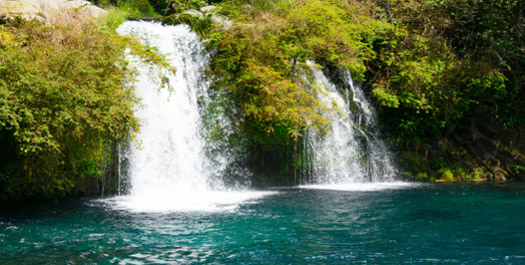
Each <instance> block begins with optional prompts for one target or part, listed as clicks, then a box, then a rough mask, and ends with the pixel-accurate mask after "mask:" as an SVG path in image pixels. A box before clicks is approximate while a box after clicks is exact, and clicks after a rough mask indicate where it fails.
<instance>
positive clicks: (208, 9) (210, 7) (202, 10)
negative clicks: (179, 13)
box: [201, 5, 217, 13]
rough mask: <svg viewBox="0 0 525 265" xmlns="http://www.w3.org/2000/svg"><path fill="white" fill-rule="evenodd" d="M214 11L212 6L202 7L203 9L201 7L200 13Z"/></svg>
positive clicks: (214, 7)
mask: <svg viewBox="0 0 525 265" xmlns="http://www.w3.org/2000/svg"><path fill="white" fill-rule="evenodd" d="M215 9H217V7H216V6H214V5H209V6H203V7H201V12H202V13H211V12H213V11H214V10H215Z"/></svg>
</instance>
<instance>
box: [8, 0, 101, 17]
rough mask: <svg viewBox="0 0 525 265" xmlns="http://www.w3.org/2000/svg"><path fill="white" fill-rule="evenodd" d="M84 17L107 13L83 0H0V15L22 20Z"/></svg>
mask: <svg viewBox="0 0 525 265" xmlns="http://www.w3.org/2000/svg"><path fill="white" fill-rule="evenodd" d="M72 13H73V15H75V16H76V17H77V18H80V19H86V18H92V17H99V16H101V15H104V14H106V13H107V11H105V10H104V9H102V8H99V7H97V6H94V5H93V4H91V3H90V2H88V1H85V0H71V1H68V0H0V17H2V18H7V19H13V18H15V17H20V18H22V19H24V20H33V19H36V20H38V21H41V22H45V23H55V22H67V19H66V18H67V17H69V16H70V15H71V14H72Z"/></svg>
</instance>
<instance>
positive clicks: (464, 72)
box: [206, 0, 525, 178]
mask: <svg viewBox="0 0 525 265" xmlns="http://www.w3.org/2000/svg"><path fill="white" fill-rule="evenodd" d="M522 5H523V4H522V3H521V2H519V1H509V2H505V3H502V2H500V1H488V2H487V1H475V0H473V1H456V0H449V1H433V0H428V1H415V0H406V1H397V0H396V1H394V0H376V1H321V0H294V1H280V0H275V1H257V0H252V1H227V2H223V3H222V5H221V7H222V9H221V10H222V14H224V15H227V16H228V17H229V18H230V19H232V20H234V22H235V25H234V26H233V27H231V28H228V29H226V30H224V29H219V30H217V29H215V31H213V28H212V32H215V33H214V34H212V35H211V36H206V37H207V38H211V39H212V41H211V45H212V46H213V47H214V48H215V49H216V54H215V60H214V62H215V68H214V69H215V72H214V74H216V75H217V76H219V81H220V82H222V83H223V87H227V88H228V89H230V90H232V91H233V92H234V95H236V97H237V100H238V102H239V105H240V106H241V108H242V109H243V111H244V113H245V114H246V116H247V120H246V128H245V129H246V130H245V131H246V132H247V133H248V135H249V136H250V137H251V138H252V139H253V140H254V141H255V142H257V143H258V145H259V146H258V147H257V148H256V149H257V150H264V147H265V146H268V147H271V152H270V153H274V154H275V153H287V152H283V151H282V150H281V149H283V148H284V149H285V148H288V147H287V146H288V145H289V142H288V141H287V140H285V138H283V134H282V133H273V132H277V131H279V132H280V131H281V130H284V131H288V134H289V135H292V138H294V137H295V138H294V139H298V137H301V136H302V134H303V132H304V131H305V130H307V129H308V128H312V129H315V130H318V131H319V132H321V133H323V132H325V131H328V130H329V128H327V124H328V121H326V120H324V119H323V117H322V116H319V114H320V113H322V112H323V111H326V108H325V107H324V106H322V105H320V104H319V102H316V100H315V98H314V97H313V95H314V93H315V92H314V90H312V89H309V88H308V87H306V86H304V85H302V83H301V80H300V79H301V78H300V76H301V75H302V74H304V73H306V72H307V71H305V70H304V62H305V61H306V60H308V59H313V60H315V61H316V62H317V63H319V64H321V65H323V66H326V67H328V68H336V69H337V68H339V69H343V68H347V69H350V71H351V72H352V76H353V77H354V79H357V80H361V81H363V82H364V83H365V84H366V86H368V87H370V88H371V93H370V96H371V97H372V98H373V99H374V100H375V102H376V103H377V105H378V106H379V107H380V113H381V114H383V115H382V117H383V124H384V127H385V128H388V130H389V131H390V132H391V137H392V139H393V140H394V143H395V144H396V145H397V148H398V149H401V150H402V149H408V150H410V149H414V148H415V149H416V150H417V149H419V146H421V145H433V144H434V141H435V139H436V138H439V137H443V136H446V135H450V134H451V133H452V132H454V131H455V130H456V128H457V126H458V125H459V124H460V123H462V122H464V121H465V120H468V119H469V118H470V117H472V116H473V115H474V114H475V113H476V112H479V108H480V107H481V109H482V111H483V112H485V113H487V114H488V115H489V116H492V117H494V118H497V119H498V120H499V121H500V122H501V123H503V124H504V125H505V126H506V127H507V128H516V127H523V125H524V124H523V115H520V112H519V109H520V106H523V103H525V102H524V99H525V96H524V91H523V76H524V75H523V69H522V66H523V65H524V61H523V59H524V58H525V57H524V54H523V52H524V46H523V43H525V42H524V41H523V32H525V30H524V28H523V27H524V25H525V23H524V21H523V16H522V15H521V13H520V10H523V6H522ZM509 21H512V22H509ZM509 23H512V25H510V24H509ZM467 29H468V30H467ZM284 81H286V82H284ZM288 84H290V85H291V86H294V89H293V90H292V89H290V86H289V85H288ZM291 91H294V92H293V93H290V92H291ZM294 98H295V99H296V100H290V99H294ZM298 98H301V100H297V99H298ZM476 108H477V109H476ZM277 128H282V129H279V130H278V129H277ZM262 132H266V133H267V134H263V133H262ZM276 146H281V147H280V148H277V147H276ZM408 153H410V152H408ZM415 155H416V156H419V154H415ZM263 156H264V155H263ZM266 156H268V154H266ZM425 159H427V158H425ZM280 160H281V161H288V160H289V159H288V160H287V159H282V158H281V159H280ZM293 160H294V161H296V160H295V159H293ZM298 162H300V161H298ZM425 163H426V164H428V161H427V162H425ZM425 163H421V165H422V164H425ZM448 163H451V161H448V160H447V161H446V162H445V166H446V165H447V164H448ZM412 166H414V165H412ZM416 167H417V166H416ZM439 169H440V168H436V169H431V168H429V170H428V171H430V170H432V171H434V172H437V171H438V170H439ZM445 169H446V168H445V167H443V170H445ZM419 170H422V168H419ZM477 170H478V169H472V170H469V171H472V172H471V173H469V174H477V173H476V172H477ZM425 171H427V170H425ZM446 172H447V174H444V175H445V176H447V177H449V176H450V174H448V173H449V171H446ZM450 172H451V171H450ZM439 174H441V173H439ZM434 175H435V176H436V177H438V178H439V176H437V175H436V174H434ZM442 175H443V174H442ZM456 175H457V176H458V178H462V177H461V174H456Z"/></svg>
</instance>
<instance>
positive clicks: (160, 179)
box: [117, 21, 264, 211]
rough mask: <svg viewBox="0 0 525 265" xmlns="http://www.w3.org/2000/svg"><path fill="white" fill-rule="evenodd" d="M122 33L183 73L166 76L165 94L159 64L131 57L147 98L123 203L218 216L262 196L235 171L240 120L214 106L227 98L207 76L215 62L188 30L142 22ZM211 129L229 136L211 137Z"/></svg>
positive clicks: (135, 85) (142, 95)
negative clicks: (232, 139)
mask: <svg viewBox="0 0 525 265" xmlns="http://www.w3.org/2000/svg"><path fill="white" fill-rule="evenodd" d="M118 31H119V33H120V34H122V35H126V34H133V35H135V36H138V37H139V38H140V39H141V40H142V41H143V42H144V43H145V44H147V45H150V46H152V47H155V48H157V49H158V50H159V52H160V53H162V54H163V55H165V57H166V59H167V61H168V63H169V64H170V65H171V66H173V67H175V68H176V73H171V72H169V71H167V70H164V72H163V73H162V74H163V75H164V76H166V77H167V78H168V82H169V87H170V88H171V89H167V88H162V87H161V83H162V82H161V80H160V79H159V78H158V77H156V76H155V75H152V74H151V72H152V71H154V70H155V69H153V67H152V66H150V65H148V64H146V63H144V62H140V60H138V59H137V58H130V63H131V65H132V66H134V67H135V68H136V69H137V71H138V73H139V76H138V78H137V81H136V82H134V83H133V84H132V85H131V86H132V87H133V89H135V93H136V95H137V96H138V97H139V98H140V100H141V105H142V106H141V107H139V108H137V109H136V112H135V113H136V116H137V117H138V118H139V119H140V124H141V128H140V133H138V134H137V135H135V139H134V140H133V141H132V142H131V147H130V148H129V150H128V151H127V152H126V159H127V162H128V163H127V164H128V167H129V168H128V170H127V172H128V173H127V174H128V176H127V177H128V178H129V181H130V187H129V190H130V191H129V195H127V196H123V197H119V198H118V199H117V202H118V205H120V206H122V207H123V208H126V209H131V210H135V211H180V210H216V209H230V208H235V207H236V206H238V205H239V203H241V202H243V201H246V200H248V199H253V198H257V197H259V196H262V195H263V194H264V193H262V192H249V191H244V192H242V191H238V190H239V189H243V188H245V187H246V186H247V184H248V183H247V179H248V178H247V177H248V173H247V170H244V169H242V168H240V167H237V168H235V165H233V164H234V162H235V161H238V160H240V159H239V156H240V155H242V152H241V151H240V150H238V149H236V148H235V147H230V146H228V145H227V144H226V142H227V138H228V137H229V136H231V135H232V134H233V133H234V132H233V128H232V127H233V126H234V122H233V121H231V119H228V117H227V115H226V114H225V113H226V111H225V110H224V108H223V107H217V106H216V105H217V104H213V101H214V99H217V98H220V95H218V94H217V93H218V92H213V91H211V89H210V81H209V79H208V78H206V76H205V75H204V74H203V71H204V70H205V68H206V67H207V66H208V64H209V62H210V56H209V54H208V53H207V52H206V51H205V49H204V47H203V45H202V43H201V42H200V40H199V38H198V36H197V35H196V34H195V33H194V32H192V31H191V30H190V29H189V27H188V26H186V25H178V26H163V25H161V24H160V23H153V22H143V21H128V22H125V23H123V24H122V25H121V26H120V27H119V29H118ZM210 109H211V110H213V111H212V113H210V112H209V110H210ZM210 119H212V120H213V122H211V121H210ZM211 131H213V134H214V135H217V134H220V135H222V138H220V137H219V138H218V137H211V136H210V133H211ZM217 132H220V133H217ZM211 138H214V139H211ZM232 168H234V169H232ZM231 174H236V175H237V176H236V177H235V178H232V177H231ZM231 179H236V180H238V181H236V182H235V183H232V181H231ZM232 189H236V190H237V191H230V190H232Z"/></svg>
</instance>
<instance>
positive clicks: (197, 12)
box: [182, 9, 202, 16]
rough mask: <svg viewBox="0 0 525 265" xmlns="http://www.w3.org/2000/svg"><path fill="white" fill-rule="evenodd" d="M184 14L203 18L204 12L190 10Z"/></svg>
mask: <svg viewBox="0 0 525 265" xmlns="http://www.w3.org/2000/svg"><path fill="white" fill-rule="evenodd" d="M182 14H188V15H192V16H202V12H200V11H198V10H195V9H188V10H185V11H184V12H182Z"/></svg>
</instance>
